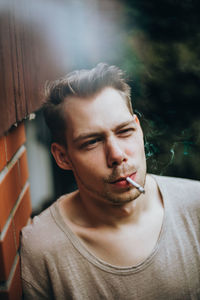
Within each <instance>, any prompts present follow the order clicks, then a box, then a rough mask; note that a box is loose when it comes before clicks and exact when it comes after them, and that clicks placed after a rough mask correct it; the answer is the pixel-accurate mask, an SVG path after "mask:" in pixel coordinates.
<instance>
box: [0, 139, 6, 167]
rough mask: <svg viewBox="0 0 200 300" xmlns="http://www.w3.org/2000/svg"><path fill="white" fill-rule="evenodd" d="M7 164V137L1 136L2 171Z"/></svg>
mask: <svg viewBox="0 0 200 300" xmlns="http://www.w3.org/2000/svg"><path fill="white" fill-rule="evenodd" d="M5 165H6V149H5V137H4V136H3V137H1V138H0V171H1V170H2V169H3V167H5Z"/></svg>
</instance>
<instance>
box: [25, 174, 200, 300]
mask: <svg viewBox="0 0 200 300" xmlns="http://www.w3.org/2000/svg"><path fill="white" fill-rule="evenodd" d="M154 178H155V179H156V181H157V183H158V186H159V189H160V192H161V195H162V197H163V203H164V219H163V224H162V228H161V232H160V235H159V239H158V241H157V243H156V245H155V247H154V249H153V251H152V253H151V254H150V255H149V256H148V257H147V258H146V259H145V260H144V261H142V262H141V263H139V264H138V265H134V266H130V267H118V266H114V265H111V264H109V263H107V262H105V261H103V260H101V259H99V258H98V257H96V256H95V255H94V254H93V253H91V252H90V251H89V250H88V249H87V248H86V247H85V246H84V245H83V243H82V242H81V241H80V239H79V238H78V237H77V236H76V235H75V234H74V233H73V232H72V230H71V229H70V228H69V227H68V225H67V224H66V223H65V221H64V220H63V218H62V216H61V215H60V213H59V209H58V202H59V200H57V201H56V202H55V203H54V204H52V205H51V206H50V208H48V209H46V210H45V211H44V212H43V213H42V214H40V215H39V216H36V217H35V218H34V219H33V223H32V224H30V225H28V226H27V227H25V228H24V229H23V231H22V240H21V263H22V264H21V272H22V273H21V274H22V275H21V276H22V282H23V291H24V296H25V299H34V300H37V299H59V300H62V299H76V300H87V299H93V300H99V299H109V300H112V299H116V300H134V299H137V300H156V299H159V300H160V299H167V300H169V299H170V300H171V299H174V300H175V299H180V300H184V299H200V182H198V181H193V180H187V179H180V178H172V177H164V176H154ZM133 251H134V249H133Z"/></svg>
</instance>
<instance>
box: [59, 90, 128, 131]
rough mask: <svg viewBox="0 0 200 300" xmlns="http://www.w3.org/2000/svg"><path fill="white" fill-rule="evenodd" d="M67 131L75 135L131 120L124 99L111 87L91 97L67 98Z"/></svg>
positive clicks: (100, 129) (105, 128) (104, 128)
mask: <svg viewBox="0 0 200 300" xmlns="http://www.w3.org/2000/svg"><path fill="white" fill-rule="evenodd" d="M64 109H65V114H66V117H67V132H68V133H70V135H73V137H74V136H76V135H78V134H82V133H85V132H87V133H90V132H93V131H96V130H97V131H98V130H99V131H102V130H108V129H111V128H113V127H115V126H117V125H118V124H120V123H122V122H125V121H128V120H131V119H132V118H133V116H132V115H131V113H130V111H129V109H128V107H127V104H126V100H125V99H124V98H123V96H122V95H121V93H120V92H119V91H117V90H115V89H113V88H105V89H104V90H102V91H101V92H100V93H98V94H97V95H95V96H93V97H91V98H87V99H85V98H76V97H73V98H69V99H67V101H66V103H65V107H64Z"/></svg>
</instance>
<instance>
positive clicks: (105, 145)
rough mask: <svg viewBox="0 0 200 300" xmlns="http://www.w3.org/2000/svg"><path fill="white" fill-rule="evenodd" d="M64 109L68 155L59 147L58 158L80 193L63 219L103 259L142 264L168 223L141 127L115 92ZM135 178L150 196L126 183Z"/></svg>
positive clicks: (64, 206) (70, 102)
mask: <svg viewBox="0 0 200 300" xmlns="http://www.w3.org/2000/svg"><path fill="white" fill-rule="evenodd" d="M64 109H65V113H66V118H67V128H68V129H67V132H66V142H67V149H66V148H65V147H64V146H62V145H59V144H56V143H54V144H52V154H53V155H54V158H55V160H56V162H57V164H58V165H59V166H60V167H61V168H63V169H66V170H69V169H70V170H72V171H73V173H74V175H75V178H76V181H77V185H78V188H79V190H78V191H76V192H74V193H72V194H70V195H68V196H63V197H62V199H61V200H60V202H59V203H60V212H61V215H62V216H63V218H64V220H65V222H66V223H67V224H68V225H69V226H70V227H71V229H72V230H73V231H74V233H75V234H76V235H77V236H78V237H79V238H80V239H81V240H82V242H83V243H84V244H85V245H86V247H87V248H89V250H91V251H92V252H93V253H94V254H95V255H97V256H99V257H100V258H101V259H104V260H106V261H107V262H109V263H113V264H115V265H120V266H127V265H132V264H135V263H138V262H140V261H141V260H142V259H145V257H147V256H148V255H149V254H150V253H151V251H152V249H153V247H154V246H155V243H156V241H157V239H158V236H159V232H160V229H161V225H162V219H163V206H162V199H161V195H160V193H159V190H158V188H157V185H156V183H155V181H154V180H153V179H152V177H150V176H146V160H145V153H144V144H143V133H142V130H141V127H140V124H139V121H138V119H137V117H136V116H135V115H132V114H131V113H130V111H129V109H128V107H127V105H126V103H125V100H124V99H123V97H122V96H121V94H120V93H119V92H118V91H117V90H115V89H113V88H105V89H103V90H102V91H101V92H99V93H98V94H97V95H94V96H93V97H91V98H88V99H81V98H76V97H73V98H69V99H67V101H66V104H65V107H64ZM131 174H133V175H132V176H133V179H134V180H135V181H136V182H137V183H139V184H140V185H142V186H144V187H145V190H146V193H145V194H140V192H139V191H138V190H137V189H136V188H135V187H133V186H131V185H130V184H128V183H127V182H126V181H125V179H124V178H125V177H126V176H130V175H131ZM119 179H123V180H121V181H120V182H121V183H119V182H118V183H117V180H119ZM141 236H142V238H141ZM127 245H130V247H127ZM133 245H134V251H133V249H132V247H133ZM136 245H137V246H136ZM129 249H130V250H129Z"/></svg>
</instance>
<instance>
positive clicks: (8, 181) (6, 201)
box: [0, 162, 20, 232]
mask: <svg viewBox="0 0 200 300" xmlns="http://www.w3.org/2000/svg"><path fill="white" fill-rule="evenodd" d="M19 194H20V177H19V168H18V162H16V163H15V164H14V166H13V167H12V168H11V169H10V170H9V172H8V173H7V174H6V176H5V178H4V179H3V181H2V182H1V183H0V232H1V231H2V229H3V226H4V225H5V223H6V220H7V218H8V216H9V214H10V212H11V210H12V208H13V207H14V205H15V202H16V201H17V198H18V196H19Z"/></svg>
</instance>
